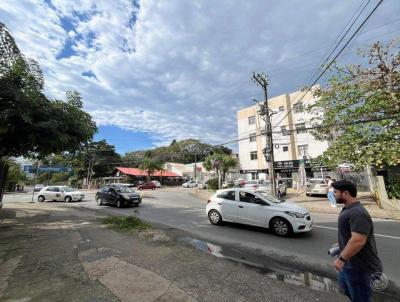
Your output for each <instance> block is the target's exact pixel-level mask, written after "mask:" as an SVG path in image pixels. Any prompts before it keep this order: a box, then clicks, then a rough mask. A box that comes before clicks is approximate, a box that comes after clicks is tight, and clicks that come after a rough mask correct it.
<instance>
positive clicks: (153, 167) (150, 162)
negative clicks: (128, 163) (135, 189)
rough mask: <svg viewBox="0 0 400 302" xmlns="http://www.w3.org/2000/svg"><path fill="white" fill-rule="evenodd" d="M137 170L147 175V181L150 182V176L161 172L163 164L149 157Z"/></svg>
mask: <svg viewBox="0 0 400 302" xmlns="http://www.w3.org/2000/svg"><path fill="white" fill-rule="evenodd" d="M139 168H140V169H141V170H143V171H146V173H147V180H150V176H151V175H153V174H154V172H156V171H158V170H163V169H164V167H163V164H162V162H160V161H159V160H157V159H153V158H150V157H145V158H144V159H143V161H142V162H141V164H140V165H139Z"/></svg>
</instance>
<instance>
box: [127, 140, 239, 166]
mask: <svg viewBox="0 0 400 302" xmlns="http://www.w3.org/2000/svg"><path fill="white" fill-rule="evenodd" d="M211 151H215V152H220V153H224V154H231V153H232V150H230V149H229V148H226V147H219V148H213V147H212V146H211V145H209V144H205V143H202V142H200V141H199V140H195V139H187V140H182V141H176V140H173V141H172V143H171V144H170V145H169V146H166V147H158V148H155V149H151V150H144V151H134V152H129V153H126V154H125V156H124V157H123V162H124V163H125V164H126V165H128V166H131V167H139V165H140V163H141V162H142V161H143V160H144V158H145V157H150V158H153V159H157V160H159V161H160V162H163V163H165V162H177V163H182V164H190V163H193V162H195V160H197V162H200V161H203V160H204V158H205V157H206V156H207V155H208V154H210V152H211Z"/></svg>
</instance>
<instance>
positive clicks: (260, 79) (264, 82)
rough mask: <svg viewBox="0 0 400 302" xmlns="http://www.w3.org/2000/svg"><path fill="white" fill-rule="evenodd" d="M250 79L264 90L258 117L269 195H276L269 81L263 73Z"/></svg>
mask: <svg viewBox="0 0 400 302" xmlns="http://www.w3.org/2000/svg"><path fill="white" fill-rule="evenodd" d="M252 79H253V81H254V83H256V85H257V86H261V88H262V89H263V90H264V97H265V100H264V103H262V104H261V105H260V111H259V112H260V115H261V116H262V117H263V120H264V121H265V126H266V133H265V134H266V147H265V149H264V150H263V153H264V157H265V161H266V162H267V163H269V165H268V174H269V179H270V181H271V193H272V194H273V195H276V182H275V181H276V180H275V168H274V143H273V140H272V126H271V115H270V112H269V111H270V110H269V108H268V84H269V79H268V77H267V75H266V74H264V73H255V72H253V75H252Z"/></svg>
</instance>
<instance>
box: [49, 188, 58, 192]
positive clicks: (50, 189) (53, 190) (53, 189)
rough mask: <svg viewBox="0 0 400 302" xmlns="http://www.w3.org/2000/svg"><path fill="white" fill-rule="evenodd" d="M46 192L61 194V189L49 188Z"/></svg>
mask: <svg viewBox="0 0 400 302" xmlns="http://www.w3.org/2000/svg"><path fill="white" fill-rule="evenodd" d="M46 191H49V192H60V188H57V187H48V188H47V189H46Z"/></svg>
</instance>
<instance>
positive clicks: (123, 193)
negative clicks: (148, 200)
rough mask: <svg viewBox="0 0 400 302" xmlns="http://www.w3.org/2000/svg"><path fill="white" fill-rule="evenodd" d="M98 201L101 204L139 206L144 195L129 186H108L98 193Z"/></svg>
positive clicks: (118, 206)
mask: <svg viewBox="0 0 400 302" xmlns="http://www.w3.org/2000/svg"><path fill="white" fill-rule="evenodd" d="M96 202H97V204H98V205H99V206H101V205H104V204H113V205H116V206H117V208H122V207H125V206H132V205H133V206H139V204H140V203H141V202H142V197H141V196H140V194H139V193H137V192H135V191H134V190H132V189H131V188H129V187H118V186H108V187H104V188H102V189H101V190H100V191H98V192H97V193H96Z"/></svg>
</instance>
